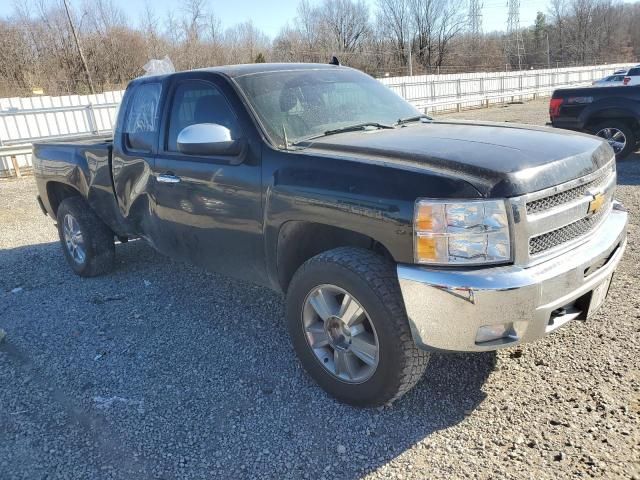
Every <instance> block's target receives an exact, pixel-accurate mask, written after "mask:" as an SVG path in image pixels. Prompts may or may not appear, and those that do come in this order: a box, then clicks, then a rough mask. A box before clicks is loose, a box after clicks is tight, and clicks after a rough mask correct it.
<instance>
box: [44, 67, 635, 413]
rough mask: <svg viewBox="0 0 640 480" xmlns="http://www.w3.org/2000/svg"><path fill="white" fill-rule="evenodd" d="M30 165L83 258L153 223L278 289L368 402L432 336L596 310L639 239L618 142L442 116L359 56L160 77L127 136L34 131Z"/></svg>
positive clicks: (386, 390)
mask: <svg viewBox="0 0 640 480" xmlns="http://www.w3.org/2000/svg"><path fill="white" fill-rule="evenodd" d="M34 169H35V175H36V179H37V184H38V190H39V198H38V200H39V202H40V204H41V206H42V209H43V211H44V212H45V213H46V214H48V215H49V216H50V217H51V218H53V219H55V220H56V221H57V226H58V231H59V236H60V241H61V244H62V250H63V252H64V255H65V256H66V258H67V260H68V262H69V264H70V265H71V268H72V269H73V270H74V271H75V272H76V273H77V274H79V275H84V276H92V275H98V274H101V273H104V272H107V271H108V270H109V268H110V267H111V265H112V264H113V261H114V254H115V247H114V242H115V239H119V240H120V241H121V242H126V241H127V240H128V239H131V238H143V239H145V240H146V241H147V242H149V243H150V244H151V245H152V246H153V247H154V248H155V249H157V250H158V251H160V252H162V253H164V254H166V255H168V256H170V257H173V258H176V259H181V260H185V261H189V262H192V263H194V264H196V265H199V266H202V267H204V268H207V269H210V270H213V271H216V272H221V273H224V274H227V275H231V276H234V277H236V278H239V279H242V280H247V281H251V282H257V283H259V284H262V285H266V286H268V287H270V288H273V289H274V290H276V291H279V292H283V293H284V294H286V321H287V325H288V329H289V332H290V336H291V339H292V342H293V345H294V348H295V350H296V352H297V354H298V356H299V358H300V360H301V362H302V364H303V365H304V367H305V368H306V370H307V371H308V372H309V374H310V375H311V376H312V377H313V378H314V379H315V380H316V381H317V382H318V383H319V384H320V385H321V386H322V387H323V388H324V389H325V390H327V391H328V392H330V393H331V394H333V395H334V396H336V397H337V398H339V399H340V400H342V401H344V402H348V403H351V404H356V405H367V406H372V405H382V404H387V403H389V402H392V401H394V400H395V399H397V398H399V397H400V396H401V395H403V394H404V393H405V392H407V391H408V390H409V389H410V388H411V387H412V386H413V385H415V384H416V382H417V381H418V380H419V378H420V377H421V375H422V373H423V372H424V370H425V367H426V365H427V360H428V358H429V351H433V350H440V351H467V352H480V351H487V350H495V349H498V348H503V347H509V346H513V345H517V344H519V343H521V342H529V341H532V340H535V339H538V338H541V337H543V336H544V335H546V334H548V333H549V332H551V331H553V330H555V329H556V328H558V327H560V326H562V325H564V324H566V323H567V322H569V321H571V320H574V319H586V318H587V317H588V316H590V315H592V314H593V312H595V311H596V310H597V309H598V307H599V306H600V305H601V304H602V303H603V301H604V299H605V297H606V295H607V292H608V289H609V284H610V281H611V277H612V274H613V272H614V270H615V268H616V266H617V265H618V262H619V261H620V258H621V256H622V254H623V251H624V249H625V246H626V228H627V213H626V212H625V211H624V208H623V207H622V206H621V205H620V204H619V203H617V202H616V201H615V200H614V189H615V185H616V164H615V158H614V153H613V150H612V149H611V147H610V146H609V145H608V144H607V142H605V141H602V140H601V139H598V138H597V137H593V136H589V135H583V134H577V133H573V132H566V131H562V130H554V129H548V128H543V127H527V126H522V125H512V124H495V123H465V122H449V121H440V122H438V121H434V120H432V119H430V118H428V117H426V116H425V115H422V114H421V113H420V112H419V111H418V110H416V109H415V108H414V107H412V106H411V105H410V104H408V103H407V102H405V101H404V100H403V99H402V98H400V97H398V96H397V95H396V94H395V93H393V92H392V91H391V90H389V89H387V88H386V87H385V86H383V85H382V84H381V83H379V82H377V81H376V80H374V79H372V78H371V77H369V76H367V75H365V74H363V73H361V72H358V71H356V70H353V69H350V68H346V67H343V66H334V65H315V64H312V65H305V64H295V65H279V64H257V65H240V66H230V67H219V68H212V69H205V70H198V71H190V72H181V73H175V74H171V75H165V76H150V77H143V78H140V79H137V80H135V81H133V82H131V84H130V85H129V86H128V88H127V90H126V94H125V96H124V98H123V101H122V105H121V108H120V110H119V114H118V118H117V123H116V126H115V130H114V136H113V139H99V138H98V139H93V140H88V141H82V142H69V141H65V142H55V143H40V144H37V145H35V147H34ZM211 288H215V285H212V286H211ZM247 321H254V322H260V321H262V320H261V319H259V318H254V319H248V320H247ZM194 341H197V339H194Z"/></svg>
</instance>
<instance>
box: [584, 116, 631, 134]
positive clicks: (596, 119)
mask: <svg viewBox="0 0 640 480" xmlns="http://www.w3.org/2000/svg"><path fill="white" fill-rule="evenodd" d="M606 121H614V122H623V123H626V124H627V125H628V126H629V127H630V128H631V129H632V130H633V132H634V133H635V134H636V138H638V135H639V134H640V121H639V120H638V119H637V118H634V117H627V116H620V117H610V116H605V117H602V116H598V117H593V118H590V119H589V122H588V123H587V127H586V128H587V129H590V128H592V127H595V126H596V125H598V124H599V123H603V122H606Z"/></svg>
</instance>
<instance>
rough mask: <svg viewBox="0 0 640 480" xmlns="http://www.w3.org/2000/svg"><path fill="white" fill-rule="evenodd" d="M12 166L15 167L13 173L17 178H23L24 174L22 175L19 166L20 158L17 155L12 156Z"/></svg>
mask: <svg viewBox="0 0 640 480" xmlns="http://www.w3.org/2000/svg"><path fill="white" fill-rule="evenodd" d="M11 165H13V172H14V173H15V175H16V177H18V178H21V177H22V174H21V173H20V165H18V158H17V157H16V156H15V155H11Z"/></svg>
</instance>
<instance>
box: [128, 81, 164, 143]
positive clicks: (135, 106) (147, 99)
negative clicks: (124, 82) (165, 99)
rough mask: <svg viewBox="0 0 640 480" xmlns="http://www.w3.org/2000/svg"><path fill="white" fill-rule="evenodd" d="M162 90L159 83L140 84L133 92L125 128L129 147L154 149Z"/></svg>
mask: <svg viewBox="0 0 640 480" xmlns="http://www.w3.org/2000/svg"><path fill="white" fill-rule="evenodd" d="M160 92H161V86H160V84H159V83H147V84H143V85H140V86H139V87H137V88H136V90H135V92H133V98H132V99H131V105H130V107H129V112H128V115H127V117H126V118H127V121H126V124H125V126H124V129H123V133H124V135H125V142H126V144H127V147H128V148H130V149H132V150H139V151H144V152H150V151H151V150H152V149H153V144H154V142H155V138H156V134H157V133H158V124H159V122H160V119H159V116H158V113H159V112H158V105H159V103H160Z"/></svg>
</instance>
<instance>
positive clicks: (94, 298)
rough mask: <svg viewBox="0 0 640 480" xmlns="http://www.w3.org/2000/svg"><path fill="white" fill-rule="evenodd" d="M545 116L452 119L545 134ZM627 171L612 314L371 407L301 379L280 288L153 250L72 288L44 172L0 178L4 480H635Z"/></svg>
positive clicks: (636, 198)
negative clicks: (37, 179)
mask: <svg viewBox="0 0 640 480" xmlns="http://www.w3.org/2000/svg"><path fill="white" fill-rule="evenodd" d="M546 105H547V103H546V101H540V102H531V103H528V104H526V105H512V106H509V107H506V108H494V109H489V110H476V111H469V112H463V113H461V114H456V115H452V116H451V117H458V118H459V117H462V118H482V119H493V120H508V121H521V122H530V123H544V122H545V121H546ZM618 168H619V181H620V187H619V189H618V196H619V198H620V199H621V200H622V201H623V202H624V203H625V204H626V205H627V206H628V208H629V209H630V211H631V225H630V232H629V247H628V250H627V253H626V257H625V258H624V260H623V263H622V264H621V267H620V269H619V271H618V273H617V275H616V277H615V279H614V282H613V286H612V290H611V294H610V298H609V300H608V302H607V303H606V306H605V307H603V309H602V310H601V312H600V313H599V314H598V315H597V316H596V317H595V318H593V319H592V320H590V321H589V322H587V323H582V322H574V323H572V324H570V325H568V326H566V327H564V328H563V329H561V330H560V331H558V332H556V333H554V334H553V335H551V336H549V337H547V338H546V339H544V340H542V341H539V342H537V343H535V344H532V345H525V346H523V347H521V348H518V349H511V350H506V351H501V352H499V353H497V354H496V353H487V354H474V355H434V356H433V357H432V361H431V363H430V365H429V367H428V370H427V374H426V375H425V378H424V380H423V381H422V382H421V383H420V384H419V385H418V386H417V387H416V388H415V389H414V390H412V391H411V392H410V393H409V394H408V395H407V396H406V397H404V398H403V399H401V400H400V401H398V402H397V403H396V404H395V405H394V406H392V407H387V408H384V409H378V410H362V409H356V408H351V407H347V406H344V405H341V404H339V403H337V402H335V401H334V400H332V399H331V398H329V397H327V395H325V394H324V393H323V392H322V391H321V390H320V389H319V388H318V387H316V386H315V385H314V384H313V382H312V381H311V380H310V379H309V378H308V377H307V376H306V375H305V374H304V372H303V371H302V370H301V368H300V366H299V364H298V362H297V360H296V358H295V356H294V353H293V351H292V348H291V347H290V344H289V340H288V338H287V335H286V331H285V327H284V322H283V308H282V298H281V297H280V296H278V295H276V294H274V293H272V292H270V291H268V290H265V289H263V288H258V287H254V286H250V285H248V284H244V283H239V282H235V281H231V280H228V279H226V278H223V277H220V276H217V275H213V274H209V273H205V272H202V271H201V270H199V269H198V268H194V267H191V266H188V265H184V264H181V263H176V262H173V261H171V260H168V259H167V258H164V257H162V256H161V255H159V254H157V253H155V252H154V251H153V250H152V249H151V248H150V247H149V246H147V245H146V244H144V243H143V242H131V243H129V244H126V245H119V246H118V247H117V257H118V265H117V268H116V270H115V271H114V272H113V274H111V275H109V276H106V277H101V278H95V279H82V278H79V277H76V276H74V275H73V274H72V273H71V271H70V269H69V268H68V267H67V265H66V264H65V262H64V259H63V257H62V254H61V252H60V248H59V246H58V244H57V237H56V232H55V229H54V227H53V224H52V222H51V221H50V220H49V219H47V218H45V217H43V216H42V214H41V213H40V212H39V210H38V207H37V206H36V203H35V201H34V195H35V183H34V181H33V179H31V178H25V179H23V180H10V181H2V182H0V205H2V208H1V209H0V225H1V226H2V229H1V233H0V272H1V273H2V274H1V275H0V327H1V328H2V329H4V330H5V331H6V338H5V339H4V341H2V342H0V478H1V479H21V478H24V479H45V478H46V479H52V478H56V479H57V478H65V479H67V478H69V479H72V478H73V479H75V478H77V479H103V478H105V479H107V478H114V479H136V480H137V479H146V478H153V479H167V480H168V479H174V478H175V479H177V478H185V479H187V478H188V479H210V478H234V479H240V478H261V479H262V478H270V479H286V478H311V479H320V478H325V479H331V478H340V479H354V478H361V477H365V478H405V479H409V478H416V479H424V478H438V479H440V478H536V479H545V478H554V479H556V478H573V477H597V478H635V479H638V478H640V428H639V425H638V420H639V418H640V355H639V353H638V352H639V350H640V335H639V333H640V284H639V283H638V281H637V278H638V277H637V272H638V264H640V227H639V226H640V157H639V156H637V155H636V156H635V158H633V159H630V160H628V161H625V162H621V163H620V164H619V167H618Z"/></svg>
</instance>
